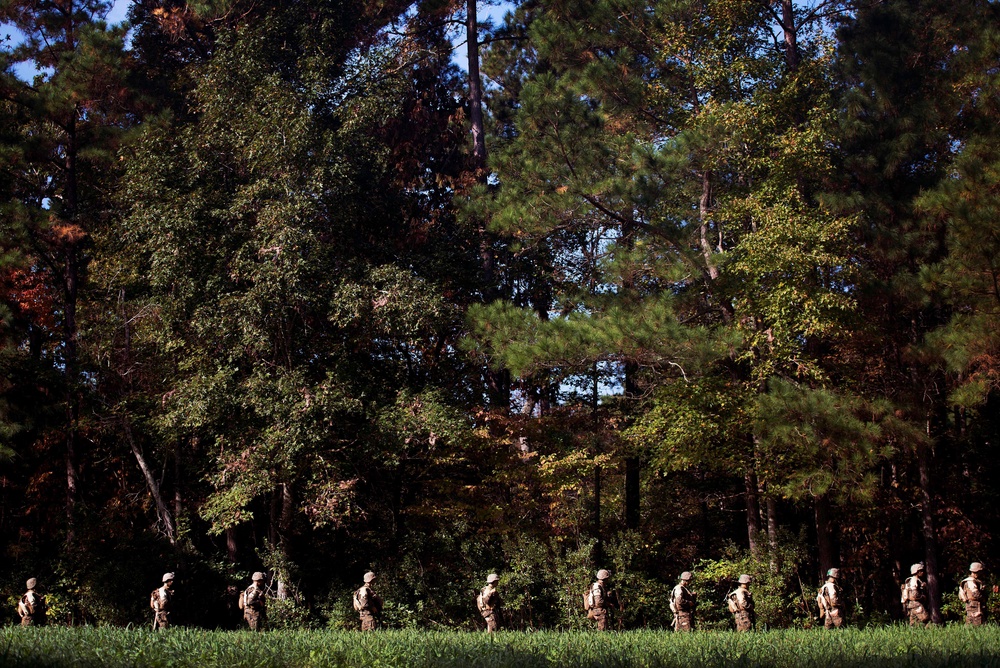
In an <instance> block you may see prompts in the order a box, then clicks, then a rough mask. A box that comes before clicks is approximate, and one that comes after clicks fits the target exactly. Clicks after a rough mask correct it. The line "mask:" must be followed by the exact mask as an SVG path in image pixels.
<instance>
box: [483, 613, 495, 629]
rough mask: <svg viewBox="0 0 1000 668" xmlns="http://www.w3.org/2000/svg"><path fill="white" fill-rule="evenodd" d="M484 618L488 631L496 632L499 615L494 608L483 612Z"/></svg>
mask: <svg viewBox="0 0 1000 668" xmlns="http://www.w3.org/2000/svg"><path fill="white" fill-rule="evenodd" d="M483 619H484V620H486V632H487V633H496V630H497V615H496V613H495V612H493V611H492V610H491V611H490V612H489V613H484V614H483Z"/></svg>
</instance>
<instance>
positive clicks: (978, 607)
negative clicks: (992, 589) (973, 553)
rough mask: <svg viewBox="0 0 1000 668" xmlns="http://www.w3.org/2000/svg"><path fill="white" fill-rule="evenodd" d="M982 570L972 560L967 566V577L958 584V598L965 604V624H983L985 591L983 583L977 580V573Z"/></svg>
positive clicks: (981, 566) (978, 564)
mask: <svg viewBox="0 0 1000 668" xmlns="http://www.w3.org/2000/svg"><path fill="white" fill-rule="evenodd" d="M982 570H983V565H982V564H981V563H979V562H978V561H974V562H972V565H970V566H969V577H967V578H965V579H964V580H962V582H961V584H959V585H958V598H959V599H960V600H961V601H962V603H964V604H965V624H966V626H982V625H983V599H984V598H986V596H985V593H986V592H985V589H984V588H983V583H982V582H980V580H979V573H980V572H981V571H982Z"/></svg>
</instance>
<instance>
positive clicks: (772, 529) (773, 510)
mask: <svg viewBox="0 0 1000 668" xmlns="http://www.w3.org/2000/svg"><path fill="white" fill-rule="evenodd" d="M765 506H766V508H767V546H768V548H769V549H768V552H769V553H770V566H771V572H772V573H777V572H778V569H779V568H781V555H780V554H779V553H778V500H777V499H775V498H774V497H773V496H771V495H770V494H768V496H767V500H766V502H765Z"/></svg>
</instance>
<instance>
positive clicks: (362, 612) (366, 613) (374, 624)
mask: <svg viewBox="0 0 1000 668" xmlns="http://www.w3.org/2000/svg"><path fill="white" fill-rule="evenodd" d="M364 580H365V583H364V584H363V585H361V588H360V589H358V590H357V591H355V592H354V609H355V610H357V612H358V615H359V616H360V617H361V630H362V631H374V630H375V629H376V628H378V620H379V617H380V616H381V615H382V598H381V597H380V596H379V595H378V594H376V593H375V590H374V589H372V588H371V582H372V581H374V580H375V574H374V573H372V572H371V571H369V572H367V573H365V577H364Z"/></svg>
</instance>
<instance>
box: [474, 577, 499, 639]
mask: <svg viewBox="0 0 1000 668" xmlns="http://www.w3.org/2000/svg"><path fill="white" fill-rule="evenodd" d="M499 581H500V577H499V576H498V575H497V574H496V573H490V574H489V575H487V576H486V586H485V587H483V588H482V589H481V590H480V592H479V596H477V597H476V607H477V608H479V614H481V615H482V616H483V620H484V621H485V622H486V632H487V633H496V631H497V629H498V628H499V617H500V607H501V605H502V601H501V599H500V592H498V591H497V582H499Z"/></svg>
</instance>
